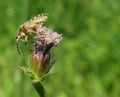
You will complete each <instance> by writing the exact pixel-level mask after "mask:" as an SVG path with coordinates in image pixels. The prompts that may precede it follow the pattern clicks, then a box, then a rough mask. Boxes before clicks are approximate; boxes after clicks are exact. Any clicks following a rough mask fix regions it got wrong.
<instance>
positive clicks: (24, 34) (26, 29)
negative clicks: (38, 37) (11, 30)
mask: <svg viewBox="0 0 120 97" xmlns="http://www.w3.org/2000/svg"><path fill="white" fill-rule="evenodd" d="M47 18H48V15H47V14H41V15H37V16H35V17H33V18H32V19H30V20H28V21H26V22H25V23H23V24H22V25H20V27H19V29H18V32H17V35H16V38H15V41H16V45H17V50H18V52H19V53H20V49H19V47H18V42H19V40H23V41H24V42H25V43H26V42H27V41H28V37H29V35H31V34H37V26H38V24H41V25H42V24H43V23H44V22H45V21H46V20H47Z"/></svg>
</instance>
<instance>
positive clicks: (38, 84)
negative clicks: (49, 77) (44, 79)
mask: <svg viewBox="0 0 120 97" xmlns="http://www.w3.org/2000/svg"><path fill="white" fill-rule="evenodd" d="M32 84H33V86H34V88H35V90H36V91H37V93H38V94H39V96H40V97H46V95H45V89H44V87H43V85H42V83H41V82H40V81H38V80H32Z"/></svg>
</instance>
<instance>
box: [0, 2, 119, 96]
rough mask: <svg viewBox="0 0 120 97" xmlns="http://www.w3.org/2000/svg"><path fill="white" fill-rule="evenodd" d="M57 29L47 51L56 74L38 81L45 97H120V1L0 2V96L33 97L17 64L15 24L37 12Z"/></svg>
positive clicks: (20, 60)
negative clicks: (58, 38) (57, 35)
mask: <svg viewBox="0 0 120 97" xmlns="http://www.w3.org/2000/svg"><path fill="white" fill-rule="evenodd" d="M46 12H47V13H48V15H49V18H48V21H47V23H46V24H45V25H46V26H47V27H50V28H53V29H54V31H57V32H58V33H62V35H63V40H62V41H61V43H60V45H59V46H58V47H54V48H53V49H52V59H56V58H57V60H58V61H57V62H56V64H55V65H54V67H53V69H52V72H53V73H55V74H56V75H55V76H51V77H49V79H47V80H46V81H44V82H43V84H44V86H45V89H46V92H47V95H48V96H47V97H120V44H119V43H120V0H0V97H38V95H37V93H36V91H35V90H34V88H33V86H32V85H31V81H30V80H29V78H28V77H26V76H25V75H24V74H23V73H21V71H19V70H17V69H16V67H17V66H19V65H23V64H27V63H28V61H29V57H26V56H25V57H22V56H20V55H19V54H18V52H17V50H16V46H15V40H14V39H15V35H16V32H17V29H18V27H19V25H20V24H22V23H23V22H25V21H26V20H28V19H30V18H31V17H33V16H36V15H38V14H40V13H46Z"/></svg>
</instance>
